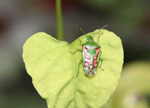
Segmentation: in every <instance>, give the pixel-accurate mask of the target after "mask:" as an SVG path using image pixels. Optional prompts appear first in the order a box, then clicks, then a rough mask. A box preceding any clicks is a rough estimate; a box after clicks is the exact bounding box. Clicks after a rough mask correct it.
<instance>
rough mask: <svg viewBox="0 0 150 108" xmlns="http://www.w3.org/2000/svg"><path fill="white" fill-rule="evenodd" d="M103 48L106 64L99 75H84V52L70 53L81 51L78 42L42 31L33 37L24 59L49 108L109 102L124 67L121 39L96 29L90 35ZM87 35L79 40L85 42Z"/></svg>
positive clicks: (91, 106)
mask: <svg viewBox="0 0 150 108" xmlns="http://www.w3.org/2000/svg"><path fill="white" fill-rule="evenodd" d="M101 33H103V34H102V35H101V36H100V39H99V40H100V42H99V45H101V47H102V56H101V58H102V59H103V64H102V68H103V69H104V71H102V70H101V69H98V70H97V74H96V75H95V76H94V77H92V78H89V77H87V76H85V74H84V71H83V64H81V65H80V68H79V71H80V72H79V75H78V77H76V74H77V68H78V64H79V61H80V60H81V59H82V53H81V52H77V53H75V54H72V53H71V52H73V51H75V50H76V49H81V48H82V46H81V44H80V41H79V39H77V40H75V41H74V42H73V43H72V44H71V45H69V44H68V43H67V42H64V41H58V40H56V39H54V38H53V37H51V36H50V35H48V34H46V33H43V32H40V33H37V34H34V35H33V36H31V37H30V38H29V39H28V40H27V41H26V43H25V44H24V46H23V59H24V62H25V66H26V69H27V72H28V74H29V75H30V76H31V77H32V81H33V85H34V86H35V88H36V90H37V91H38V93H39V94H40V95H41V96H42V98H44V99H46V101H47V104H48V108H100V107H101V106H102V105H103V104H105V103H106V101H107V100H108V98H109V97H110V95H111V94H112V93H113V91H114V89H115V88H116V86H117V83H118V79H119V77H120V73H121V70H122V65H123V48H122V43H121V40H120V38H119V37H117V36H116V35H115V34H114V33H112V32H109V31H107V30H96V31H94V32H91V33H89V34H87V35H91V36H94V40H95V41H97V40H98V37H99V35H100V34H101ZM87 35H84V36H81V37H80V40H81V41H82V42H83V43H84V42H86V39H87Z"/></svg>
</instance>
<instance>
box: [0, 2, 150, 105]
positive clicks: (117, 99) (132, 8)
mask: <svg viewBox="0 0 150 108" xmlns="http://www.w3.org/2000/svg"><path fill="white" fill-rule="evenodd" d="M62 12H63V23H64V26H63V27H64V40H65V41H68V42H69V43H71V42H72V41H74V40H75V39H76V38H78V37H79V36H81V35H83V33H82V32H81V31H80V30H79V29H78V28H76V27H75V26H74V24H79V25H80V26H81V27H82V28H84V30H85V31H86V32H92V31H94V30H96V29H99V28H101V27H102V26H104V25H106V24H108V27H107V28H106V29H108V30H110V31H113V32H114V33H116V34H117V35H118V36H119V37H120V38H121V39H122V42H123V46H124V54H125V58H124V60H125V63H124V68H123V72H122V75H121V79H120V82H119V86H118V88H117V90H116V92H115V93H114V94H113V95H112V96H111V98H110V100H109V101H108V103H106V105H105V106H104V108H150V0H62ZM40 31H43V32H46V33H48V34H50V35H52V36H54V37H56V15H55V0H0V108H46V107H47V106H46V102H45V100H43V99H42V98H41V97H40V96H39V95H38V93H37V92H36V90H35V89H34V87H33V85H32V83H31V82H32V81H31V78H30V76H29V75H28V74H27V73H26V70H25V67H24V63H23V60H22V46H23V44H24V42H25V41H26V39H27V38H28V37H30V36H31V35H32V34H34V33H36V32H40Z"/></svg>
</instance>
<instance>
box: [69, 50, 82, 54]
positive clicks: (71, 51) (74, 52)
mask: <svg viewBox="0 0 150 108" xmlns="http://www.w3.org/2000/svg"><path fill="white" fill-rule="evenodd" d="M77 51H80V52H82V50H81V49H76V50H75V51H74V52H72V51H70V53H71V54H75V53H76V52H77Z"/></svg>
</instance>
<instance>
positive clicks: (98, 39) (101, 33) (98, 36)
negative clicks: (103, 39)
mask: <svg viewBox="0 0 150 108" xmlns="http://www.w3.org/2000/svg"><path fill="white" fill-rule="evenodd" d="M102 34H103V33H101V34H100V35H99V36H98V41H97V43H99V38H100V36H101V35H102Z"/></svg>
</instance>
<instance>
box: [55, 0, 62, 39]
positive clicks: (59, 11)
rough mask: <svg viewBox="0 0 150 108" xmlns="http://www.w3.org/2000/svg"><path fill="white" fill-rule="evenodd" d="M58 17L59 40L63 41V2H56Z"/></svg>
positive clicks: (59, 0) (57, 0)
mask: <svg viewBox="0 0 150 108" xmlns="http://www.w3.org/2000/svg"><path fill="white" fill-rule="evenodd" d="M56 17H57V39H58V40H63V27H62V15H61V0H56Z"/></svg>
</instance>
